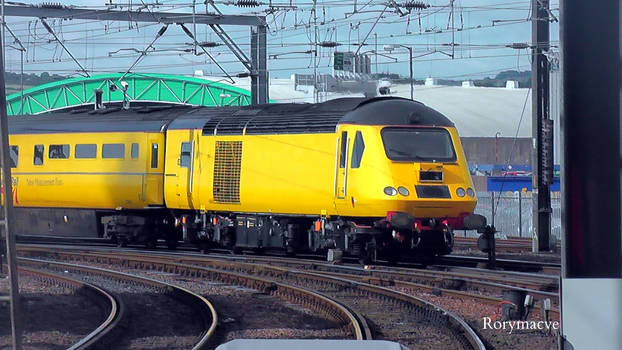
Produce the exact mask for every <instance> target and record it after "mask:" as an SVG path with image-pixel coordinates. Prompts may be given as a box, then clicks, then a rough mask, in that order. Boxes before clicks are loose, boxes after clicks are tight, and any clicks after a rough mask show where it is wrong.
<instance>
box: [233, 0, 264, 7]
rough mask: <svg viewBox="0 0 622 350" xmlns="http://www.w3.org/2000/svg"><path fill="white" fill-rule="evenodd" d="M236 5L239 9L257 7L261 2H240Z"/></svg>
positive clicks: (245, 0)
mask: <svg viewBox="0 0 622 350" xmlns="http://www.w3.org/2000/svg"><path fill="white" fill-rule="evenodd" d="M235 5H236V6H239V7H257V6H259V2H258V1H257V0H238V1H236V3H235Z"/></svg>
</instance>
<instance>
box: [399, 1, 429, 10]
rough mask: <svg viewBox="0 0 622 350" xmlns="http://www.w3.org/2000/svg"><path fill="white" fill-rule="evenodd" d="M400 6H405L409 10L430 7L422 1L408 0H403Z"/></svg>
mask: <svg viewBox="0 0 622 350" xmlns="http://www.w3.org/2000/svg"><path fill="white" fill-rule="evenodd" d="M402 7H404V8H407V9H409V10H425V9H427V8H428V7H430V5H429V4H426V3H424V2H423V1H408V2H405V3H404V4H403V5H402Z"/></svg>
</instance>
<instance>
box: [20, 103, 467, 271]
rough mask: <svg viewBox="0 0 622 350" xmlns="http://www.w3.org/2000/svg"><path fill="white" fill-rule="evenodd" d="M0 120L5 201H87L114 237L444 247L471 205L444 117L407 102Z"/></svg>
mask: <svg viewBox="0 0 622 350" xmlns="http://www.w3.org/2000/svg"><path fill="white" fill-rule="evenodd" d="M9 126H10V144H11V158H12V159H13V162H14V165H15V166H14V169H13V182H14V184H15V186H14V188H15V189H14V193H13V200H14V202H15V205H16V206H17V207H23V208H31V209H35V208H48V209H50V208H53V209H54V210H63V211H64V213H70V210H72V209H75V210H87V209H88V210H90V211H93V212H94V213H96V215H95V218H96V219H97V224H98V225H99V226H100V228H101V235H103V236H105V237H109V238H112V239H115V240H116V241H117V242H119V243H120V244H124V243H126V242H131V241H139V242H145V243H147V244H149V245H153V244H154V243H155V241H156V239H157V238H162V237H163V238H166V239H167V241H168V242H169V245H170V246H174V245H175V244H176V242H177V241H178V240H180V239H183V240H185V241H192V242H197V243H199V244H200V245H201V246H202V247H203V248H205V249H208V248H210V247H213V246H220V247H227V248H230V249H234V250H235V249H265V248H279V249H285V250H286V251H287V252H289V253H296V252H308V251H325V250H326V249H331V248H335V249H342V250H344V251H345V252H347V253H349V254H352V255H355V256H360V257H361V258H363V259H374V258H375V257H376V256H377V254H381V255H384V256H386V257H388V258H390V259H391V258H396V257H398V256H399V255H401V254H416V253H423V254H446V253H449V252H450V251H451V249H452V245H453V233H452V230H453V229H457V228H461V227H462V219H463V218H464V217H465V216H466V215H468V214H471V213H472V212H473V210H474V208H475V204H476V198H475V192H474V191H473V185H472V182H471V178H470V175H469V172H468V169H467V164H466V159H465V156H464V152H463V150H462V147H461V144H460V139H459V137H458V133H457V131H456V129H455V127H454V125H453V123H452V122H451V121H450V120H449V119H447V118H446V117H445V116H443V115H442V114H440V113H438V112H437V111H435V110H433V109H431V108H429V107H426V106H425V105H423V104H421V103H419V102H416V101H411V100H406V99H400V98H372V99H362V98H341V99H336V100H331V101H327V102H324V103H319V104H269V105H260V106H247V107H218V108H216V107H214V108H206V107H190V106H153V105H151V106H148V105H147V106H134V107H132V108H130V109H128V110H125V109H122V108H111V107H109V108H106V109H100V110H90V111H86V110H77V111H72V112H70V113H66V112H63V113H60V112H59V113H50V114H46V115H37V116H27V117H26V116H21V117H12V118H11V119H10V121H9ZM63 217H64V218H65V221H68V219H67V215H64V216H63ZM30 218H31V220H32V215H31V216H30Z"/></svg>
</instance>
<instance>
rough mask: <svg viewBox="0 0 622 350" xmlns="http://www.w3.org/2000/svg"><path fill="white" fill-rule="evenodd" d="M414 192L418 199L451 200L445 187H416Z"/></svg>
mask: <svg viewBox="0 0 622 350" xmlns="http://www.w3.org/2000/svg"><path fill="white" fill-rule="evenodd" d="M415 190H417V197H419V198H451V196H450V195H449V187H447V186H426V185H416V186H415Z"/></svg>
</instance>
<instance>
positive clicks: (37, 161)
mask: <svg viewBox="0 0 622 350" xmlns="http://www.w3.org/2000/svg"><path fill="white" fill-rule="evenodd" d="M43 152H45V146H43V145H35V150H34V155H35V156H34V159H33V161H32V162H33V164H34V165H42V164H43Z"/></svg>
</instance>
